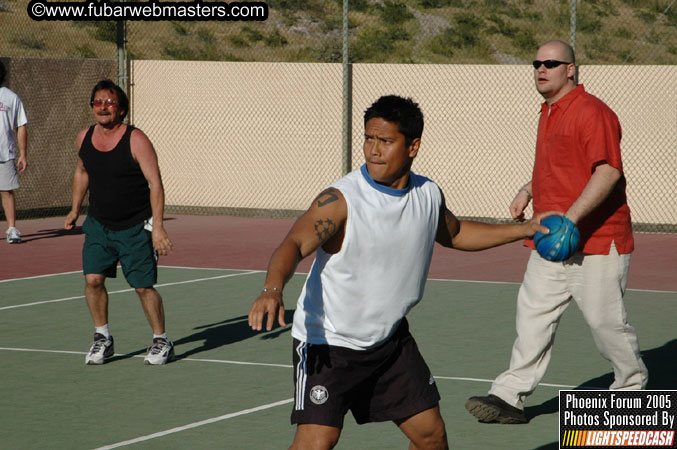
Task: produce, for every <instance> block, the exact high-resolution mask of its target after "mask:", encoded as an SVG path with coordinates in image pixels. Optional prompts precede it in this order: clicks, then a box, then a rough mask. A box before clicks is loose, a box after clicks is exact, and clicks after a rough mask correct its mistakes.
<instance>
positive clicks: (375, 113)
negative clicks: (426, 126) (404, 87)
mask: <svg viewBox="0 0 677 450" xmlns="http://www.w3.org/2000/svg"><path fill="white" fill-rule="evenodd" d="M374 118H380V119H383V120H386V121H388V122H392V123H395V124H397V127H398V131H399V132H400V133H402V134H403V135H404V139H405V145H406V146H407V147H408V146H409V144H411V141H413V140H414V139H417V138H420V137H421V135H422V134H423V113H422V112H421V108H419V106H418V103H415V102H414V101H413V100H412V99H410V98H403V97H400V96H398V95H384V96H383V97H381V98H379V99H378V100H376V101H375V102H374V103H373V104H372V105H371V106H370V107H369V108H367V110H366V111H365V112H364V126H365V127H366V126H367V122H368V121H369V120H371V119H374Z"/></svg>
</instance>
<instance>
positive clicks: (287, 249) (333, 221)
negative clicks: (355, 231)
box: [249, 188, 348, 331]
mask: <svg viewBox="0 0 677 450" xmlns="http://www.w3.org/2000/svg"><path fill="white" fill-rule="evenodd" d="M347 217H348V207H347V205H346V201H345V198H344V197H343V195H342V194H341V192H340V191H339V190H337V189H334V188H329V189H326V190H325V191H323V192H322V193H321V194H320V195H318V196H317V198H315V200H313V204H312V205H311V206H310V208H308V211H306V212H305V213H304V214H303V215H302V216H301V217H299V219H298V220H297V221H296V222H295V223H294V225H293V226H292V228H291V230H290V231H289V233H288V234H287V236H286V237H285V238H284V240H283V241H282V243H281V244H280V246H279V247H278V248H277V249H276V250H275V251H274V252H273V255H272V256H271V258H270V262H269V263H268V273H267V275H266V281H265V283H264V285H263V286H264V288H263V291H262V292H261V294H260V295H259V296H258V298H257V299H256V300H255V301H254V304H253V305H252V307H251V309H250V310H249V326H250V327H251V328H252V329H253V330H256V331H260V330H261V329H262V328H263V320H264V316H266V315H267V316H268V317H267V320H266V330H271V329H272V328H273V322H274V320H275V317H277V320H278V322H279V323H280V325H281V326H286V323H285V320H284V303H283V300H282V290H283V289H284V286H285V284H286V283H287V281H289V279H290V278H291V276H292V275H293V274H294V271H295V270H296V266H297V265H298V263H299V262H300V261H301V260H302V259H303V258H305V257H306V256H308V255H310V254H311V253H313V252H314V251H315V250H317V248H318V247H320V246H321V245H324V244H325V243H328V242H329V241H332V238H334V239H335V238H336V237H338V236H340V234H341V232H342V230H343V227H344V225H345V222H346V218H347Z"/></svg>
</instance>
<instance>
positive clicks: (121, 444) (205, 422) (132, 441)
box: [95, 398, 294, 450]
mask: <svg viewBox="0 0 677 450" xmlns="http://www.w3.org/2000/svg"><path fill="white" fill-rule="evenodd" d="M293 401H294V399H293V398H287V399H285V400H280V401H279V402H275V403H268V404H267V405H261V406H257V407H255V408H250V409H243V410H242V411H238V412H234V413H231V414H225V415H223V416H219V417H212V418H211V419H206V420H201V421H200V422H194V423H189V424H188V425H183V426H181V427H176V428H170V429H169V430H165V431H159V432H157V433H153V434H149V435H147V436H141V437H138V438H136V439H130V440H128V441H122V442H117V443H115V444H111V445H106V446H104V447H98V448H97V449H95V450H109V449H112V448H118V447H124V446H126V445H131V444H136V443H138V442H143V441H148V440H150V439H155V438H158V437H163V436H167V435H168V434H173V433H178V432H180V431H185V430H189V429H191V428H197V427H201V426H202V425H209V424H210V423H214V422H219V421H221V420H226V419H231V418H233V417H237V416H243V415H245V414H251V413H254V412H257V411H263V410H264V409H270V408H274V407H276V406H281V405H286V404H287V403H291V402H293Z"/></svg>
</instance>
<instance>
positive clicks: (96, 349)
mask: <svg viewBox="0 0 677 450" xmlns="http://www.w3.org/2000/svg"><path fill="white" fill-rule="evenodd" d="M114 352H115V350H114V349H113V336H111V337H109V338H107V337H106V336H104V335H103V334H101V333H94V342H92V346H91V347H90V349H89V353H87V356H86V357H85V364H95V365H98V364H103V362H104V359H106V358H110V357H111V356H113V353H114Z"/></svg>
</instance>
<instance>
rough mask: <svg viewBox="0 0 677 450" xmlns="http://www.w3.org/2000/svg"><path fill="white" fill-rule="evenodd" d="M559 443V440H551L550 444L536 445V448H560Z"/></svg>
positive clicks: (541, 449) (543, 449) (555, 449)
mask: <svg viewBox="0 0 677 450" xmlns="http://www.w3.org/2000/svg"><path fill="white" fill-rule="evenodd" d="M558 449H559V444H558V443H557V442H551V443H549V444H545V445H541V446H539V447H536V448H535V449H534V450H558Z"/></svg>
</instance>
